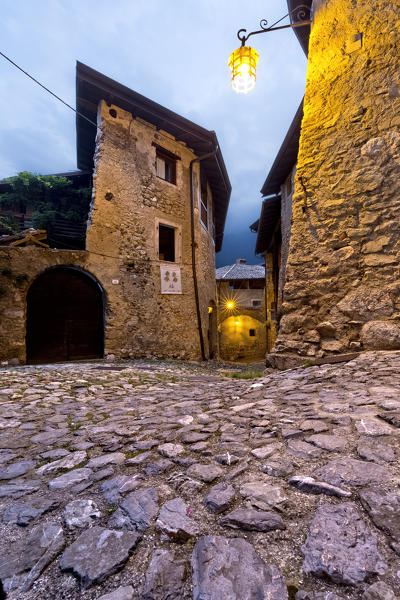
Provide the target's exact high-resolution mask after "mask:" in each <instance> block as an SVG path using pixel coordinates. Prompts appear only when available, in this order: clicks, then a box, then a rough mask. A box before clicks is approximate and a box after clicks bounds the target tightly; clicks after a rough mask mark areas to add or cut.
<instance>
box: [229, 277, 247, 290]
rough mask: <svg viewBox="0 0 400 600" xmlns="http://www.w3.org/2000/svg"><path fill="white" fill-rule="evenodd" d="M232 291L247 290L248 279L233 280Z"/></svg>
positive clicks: (231, 283)
mask: <svg viewBox="0 0 400 600" xmlns="http://www.w3.org/2000/svg"><path fill="white" fill-rule="evenodd" d="M229 289H230V290H245V289H247V280H246V279H233V280H231V281H230V282H229Z"/></svg>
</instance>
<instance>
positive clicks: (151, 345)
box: [0, 63, 231, 362]
mask: <svg viewBox="0 0 400 600" xmlns="http://www.w3.org/2000/svg"><path fill="white" fill-rule="evenodd" d="M76 89H77V100H76V102H77V110H78V111H79V113H80V115H81V116H77V162H78V169H80V170H81V171H80V172H84V173H89V175H91V174H92V173H93V194H92V204H91V208H90V213H89V219H88V223H87V231H86V240H85V249H83V250H74V249H64V250H60V249H54V248H43V247H38V246H32V245H26V246H25V247H21V246H19V247H10V246H7V247H4V246H2V247H0V288H1V292H2V294H1V296H0V310H1V315H2V316H1V324H0V358H1V359H2V360H9V359H19V361H20V362H44V361H49V360H72V359H81V358H96V357H101V356H103V355H109V354H113V355H115V356H116V357H140V356H160V357H171V358H185V359H202V358H203V359H204V358H207V357H208V356H209V355H210V354H213V353H215V352H216V345H217V340H216V325H215V324H213V322H212V321H213V319H215V318H216V316H215V311H214V314H213V313H212V312H211V313H209V309H208V307H209V306H215V304H216V298H215V252H218V251H219V250H220V249H221V244H222V237H223V230H224V223H225V217H226V212H227V208H228V202H229V197H230V191H231V186H230V182H229V178H228V175H227V172H226V168H225V165H224V161H223V157H222V154H221V151H220V149H219V145H218V141H217V137H216V135H215V133H214V132H213V131H208V130H206V129H204V128H202V127H200V126H198V125H196V124H195V123H192V122H191V121H188V120H187V119H185V118H183V117H181V116H179V115H177V114H175V113H173V112H172V111H170V110H168V109H166V108H164V107H162V106H160V105H159V104H156V103H155V102H153V101H151V100H149V99H148V98H145V97H143V96H141V95H140V94H137V93H136V92H134V91H132V90H130V89H128V88H127V87H125V86H123V85H120V84H119V83H117V82H115V81H113V80H111V79H109V78H107V77H105V76H104V75H102V74H101V73H98V72H97V71H94V70H93V69H90V68H89V67H87V66H85V65H83V64H82V63H77V77H76ZM82 115H83V116H82ZM84 117H86V118H87V119H89V121H91V122H89V121H88V120H85V118H84ZM96 123H97V127H96V126H95V124H96Z"/></svg>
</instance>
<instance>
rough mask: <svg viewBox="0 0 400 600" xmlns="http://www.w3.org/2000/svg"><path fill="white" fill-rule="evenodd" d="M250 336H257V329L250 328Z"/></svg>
mask: <svg viewBox="0 0 400 600" xmlns="http://www.w3.org/2000/svg"><path fill="white" fill-rule="evenodd" d="M249 336H250V337H256V330H255V329H249Z"/></svg>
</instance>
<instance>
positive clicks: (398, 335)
mask: <svg viewBox="0 0 400 600" xmlns="http://www.w3.org/2000/svg"><path fill="white" fill-rule="evenodd" d="M361 341H362V343H363V345H364V348H366V349H371V350H397V349H398V348H400V323H397V322H393V321H370V322H369V323H366V324H365V325H364V326H363V328H362V330H361Z"/></svg>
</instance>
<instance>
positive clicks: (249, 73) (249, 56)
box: [228, 0, 312, 94]
mask: <svg viewBox="0 0 400 600" xmlns="http://www.w3.org/2000/svg"><path fill="white" fill-rule="evenodd" d="M311 4H312V2H311V0H309V5H307V4H300V5H299V6H297V7H296V8H295V9H293V10H291V11H290V12H289V13H288V14H287V15H284V16H283V17H281V18H280V19H278V21H276V22H275V23H273V24H272V25H268V21H267V19H261V21H260V29H258V30H256V31H251V32H250V33H248V34H247V35H246V32H247V30H246V29H239V31H238V32H237V37H238V38H239V40H240V41H241V42H242V45H241V47H240V48H237V50H235V51H234V52H232V54H231V55H230V57H229V62H228V65H229V68H230V69H231V71H232V87H233V89H234V90H235V92H237V93H238V94H247V93H248V92H250V91H251V90H252V89H253V88H254V86H255V85H256V66H257V63H258V52H257V51H256V50H254V48H250V46H246V42H247V40H248V39H249V37H250V36H252V35H258V34H260V33H268V32H269V31H278V29H287V28H288V27H292V28H294V27H304V26H305V25H311V22H312V21H311V18H312V15H311ZM287 17H289V19H290V23H289V24H288V25H279V23H281V21H283V20H284V19H286V18H287ZM276 25H279V26H278V27H276Z"/></svg>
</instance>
